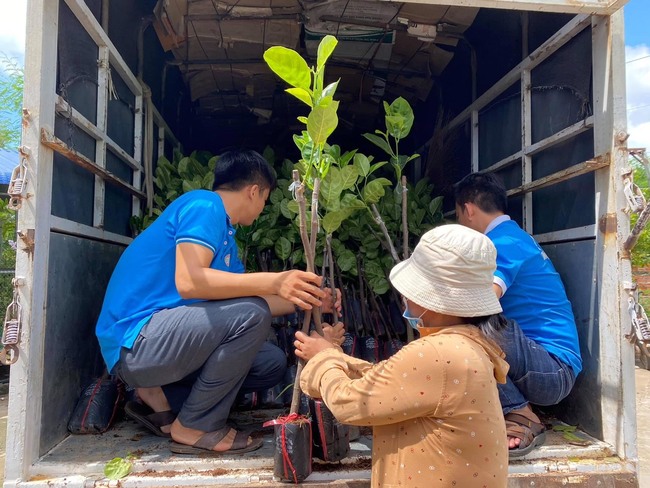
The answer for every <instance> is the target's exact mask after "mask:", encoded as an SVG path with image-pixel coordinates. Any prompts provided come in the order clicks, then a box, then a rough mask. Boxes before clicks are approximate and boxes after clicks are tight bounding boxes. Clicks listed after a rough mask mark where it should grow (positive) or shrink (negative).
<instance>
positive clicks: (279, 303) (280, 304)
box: [262, 295, 296, 317]
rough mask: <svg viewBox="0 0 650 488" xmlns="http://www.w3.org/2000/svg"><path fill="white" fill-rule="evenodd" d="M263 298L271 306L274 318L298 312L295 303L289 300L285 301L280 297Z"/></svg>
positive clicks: (263, 296) (269, 296)
mask: <svg viewBox="0 0 650 488" xmlns="http://www.w3.org/2000/svg"><path fill="white" fill-rule="evenodd" d="M262 298H263V299H264V300H266V303H268V304H269V308H270V309H271V315H273V316H274V317H280V316H282V315H289V314H292V313H293V312H295V310H296V308H295V306H294V305H293V303H291V302H290V301H289V300H285V299H284V298H282V297H280V296H278V295H262Z"/></svg>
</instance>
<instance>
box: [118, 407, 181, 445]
mask: <svg viewBox="0 0 650 488" xmlns="http://www.w3.org/2000/svg"><path fill="white" fill-rule="evenodd" d="M124 413H126V415H127V416H128V417H130V418H132V419H133V420H135V421H136V422H138V423H139V424H140V425H142V426H143V427H146V428H147V429H149V430H150V431H151V432H153V433H154V434H156V435H157V436H158V437H168V438H169V437H171V436H172V435H171V434H170V433H168V432H163V431H162V430H161V427H164V426H165V425H170V424H172V423H174V420H176V414H175V413H174V412H172V411H171V410H166V411H164V412H154V411H153V410H152V409H151V408H149V407H148V406H147V405H145V404H144V403H140V402H127V403H126V405H124Z"/></svg>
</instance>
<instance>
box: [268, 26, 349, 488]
mask: <svg viewBox="0 0 650 488" xmlns="http://www.w3.org/2000/svg"><path fill="white" fill-rule="evenodd" d="M336 44H337V40H336V38H334V37H333V36H326V37H324V38H323V40H322V41H321V43H320V44H319V47H318V56H317V65H316V66H315V67H311V68H310V67H309V66H308V65H307V62H306V61H305V60H304V59H303V58H302V57H301V56H300V55H299V54H298V53H297V52H296V51H294V50H292V49H287V48H284V47H280V46H274V47H271V48H269V49H268V50H267V51H266V52H265V53H264V60H265V61H266V62H267V64H268V65H269V67H270V68H271V70H272V71H273V72H274V73H276V74H277V75H278V76H279V77H280V78H282V79H283V80H284V81H285V82H287V83H288V84H289V85H291V88H289V89H287V92H288V93H290V94H291V95H293V96H295V97H296V98H298V99H299V100H301V101H302V102H304V103H305V104H307V105H308V106H309V107H310V113H309V115H308V116H307V117H299V120H300V121H301V122H303V123H304V124H305V125H306V130H304V131H302V133H301V134H300V135H295V136H294V142H295V143H296V145H297V146H298V148H299V149H300V152H301V156H302V157H301V160H300V162H299V167H300V168H301V169H302V171H299V170H297V169H296V170H294V171H293V174H292V176H293V182H292V184H291V186H290V189H291V190H292V192H293V193H294V195H295V202H296V203H297V206H298V221H299V235H300V240H301V242H302V246H303V252H304V257H305V261H306V264H307V266H306V267H307V271H309V272H312V273H313V272H314V271H315V264H314V261H315V254H316V247H317V240H318V231H319V227H320V222H319V218H318V206H319V194H320V188H321V182H323V181H326V178H327V176H328V174H329V170H330V167H331V165H332V162H333V161H332V158H331V157H330V156H329V155H328V154H326V153H325V146H326V142H327V138H328V137H329V136H330V135H331V134H332V132H333V131H334V129H335V128H336V126H337V125H338V117H337V115H336V112H337V109H338V101H335V100H334V94H335V92H336V87H337V85H338V81H336V82H334V83H331V84H330V85H328V86H323V85H324V83H323V80H324V74H325V63H326V61H327V59H328V58H329V57H330V55H331V54H332V52H333V51H334V49H335V47H336ZM327 181H328V185H331V180H327ZM307 190H310V191H311V199H310V200H311V205H310V208H309V221H310V226H309V230H308V229H307V221H308V211H307V199H306V196H305V193H306V191H307ZM333 293H334V294H335V293H336V292H335V291H334V292H333ZM334 296H335V295H334ZM312 325H313V326H314V327H315V329H316V331H317V332H318V333H319V334H320V335H323V330H322V323H321V311H320V310H318V309H310V310H306V311H305V312H304V318H303V324H302V331H303V332H304V333H306V334H309V332H310V329H311V326H312ZM303 365H304V363H303V362H302V361H299V362H298V366H297V370H296V377H295V380H294V390H293V398H292V401H291V407H290V410H289V415H287V416H282V417H280V418H278V419H276V420H273V421H271V422H269V424H272V425H274V426H275V440H276V444H275V447H276V449H275V466H274V474H275V475H276V476H277V477H279V478H280V479H281V480H282V481H288V482H293V483H299V482H301V481H303V480H304V479H305V478H306V477H307V476H309V474H311V469H312V467H311V457H312V438H311V425H310V424H311V423H310V419H309V418H308V417H306V416H304V415H301V414H299V411H298V410H299V405H300V402H301V391H300V387H299V384H300V374H301V371H302V368H303ZM323 407H324V405H323ZM330 415H331V414H330ZM321 418H324V417H321ZM317 431H318V432H319V433H320V432H322V433H323V434H324V433H325V429H324V428H323V429H320V428H319V427H317ZM330 432H331V431H330ZM344 438H345V437H344ZM325 443H327V440H325ZM319 445H320V446H321V452H322V447H323V446H322V443H321V444H319ZM346 454H347V450H346Z"/></svg>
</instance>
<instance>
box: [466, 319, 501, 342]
mask: <svg viewBox="0 0 650 488" xmlns="http://www.w3.org/2000/svg"><path fill="white" fill-rule="evenodd" d="M463 322H464V323H467V324H471V325H474V326H476V327H478V328H479V329H481V332H483V334H485V335H486V336H487V337H489V338H490V339H495V338H496V337H497V336H498V335H499V334H500V333H501V331H502V330H503V329H505V328H506V326H507V325H508V319H506V318H505V317H504V316H503V314H502V313H496V314H494V315H484V316H482V317H463Z"/></svg>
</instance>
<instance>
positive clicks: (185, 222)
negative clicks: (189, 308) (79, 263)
mask: <svg viewBox="0 0 650 488" xmlns="http://www.w3.org/2000/svg"><path fill="white" fill-rule="evenodd" d="M183 242H190V243H192V244H198V245H200V246H203V247H206V248H208V249H209V250H210V251H212V253H213V258H212V262H211V263H210V267H211V268H212V269H218V270H221V271H230V272H233V273H243V272H244V266H243V264H242V263H241V261H240V260H239V257H238V256H237V244H236V242H235V229H234V228H233V226H232V225H231V224H230V219H229V218H228V215H227V214H226V209H225V208H224V206H223V201H222V200H221V197H220V196H219V195H218V194H217V193H215V192H212V191H207V190H195V191H191V192H188V193H185V194H184V195H182V196H180V197H179V198H177V199H176V200H174V201H173V202H172V203H171V204H170V205H169V206H168V207H167V208H166V209H165V211H164V212H163V213H162V214H161V215H160V216H159V217H158V218H157V219H156V220H155V221H154V223H153V224H151V225H150V226H149V227H148V228H147V229H146V230H145V231H144V232H142V233H141V234H140V235H139V236H138V237H137V238H136V239H134V240H133V242H132V243H131V244H130V245H129V246H128V247H127V248H126V250H125V251H124V253H123V254H122V256H121V257H120V260H119V262H118V263H117V266H116V267H115V270H114V271H113V275H112V276H111V279H110V282H109V283H108V288H107V290H106V296H105V297H104V305H103V306H102V311H101V313H100V315H99V319H98V321H97V327H96V329H95V332H96V334H97V339H98V340H99V345H100V347H101V351H102V355H103V357H104V361H105V362H106V366H107V367H108V370H109V371H111V370H112V369H113V367H114V366H115V363H117V361H118V360H119V358H120V349H121V348H122V347H126V348H130V347H132V346H133V343H134V342H135V340H136V338H137V337H138V334H140V330H142V328H143V327H144V325H145V324H146V323H147V322H148V321H149V319H150V318H151V316H152V315H153V314H154V313H156V312H158V311H159V310H163V309H169V308H175V307H180V306H182V305H188V304H191V303H195V302H198V301H201V300H195V299H193V300H185V299H183V298H181V296H180V295H179V294H178V290H177V289H176V281H175V263H176V246H177V245H178V244H180V243H183Z"/></svg>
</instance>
